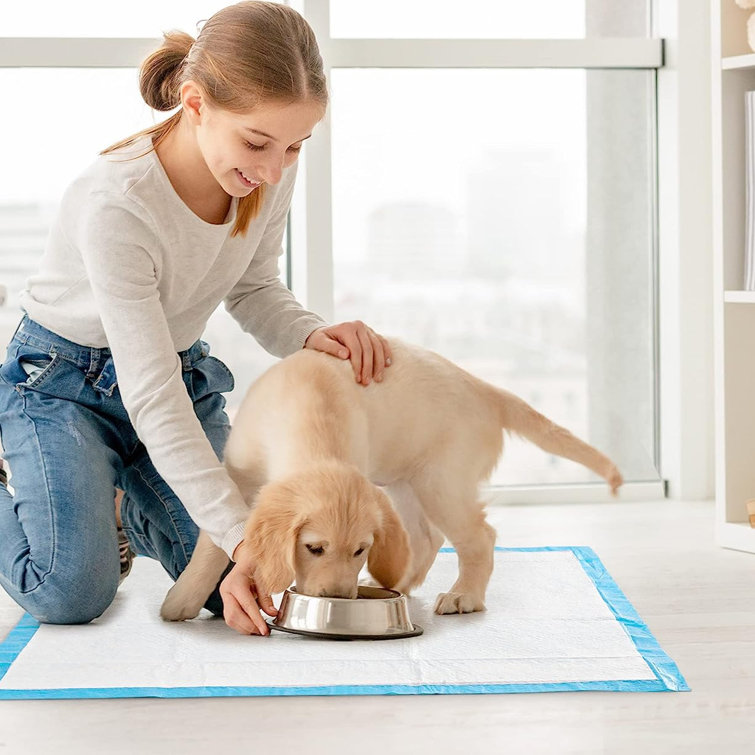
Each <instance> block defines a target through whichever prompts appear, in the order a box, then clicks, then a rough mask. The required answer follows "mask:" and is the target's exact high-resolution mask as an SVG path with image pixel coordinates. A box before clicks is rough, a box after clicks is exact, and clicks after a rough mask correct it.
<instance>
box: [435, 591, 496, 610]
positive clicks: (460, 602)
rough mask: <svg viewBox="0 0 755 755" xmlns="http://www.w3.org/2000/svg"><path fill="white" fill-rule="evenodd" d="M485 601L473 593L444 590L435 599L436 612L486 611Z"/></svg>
mask: <svg viewBox="0 0 755 755" xmlns="http://www.w3.org/2000/svg"><path fill="white" fill-rule="evenodd" d="M484 610H485V601H484V600H483V599H482V598H481V597H480V596H479V595H474V594H473V593H464V592H442V593H441V594H440V595H438V597H437V599H436V601H435V608H434V611H435V613H438V614H444V613H473V612H474V611H484Z"/></svg>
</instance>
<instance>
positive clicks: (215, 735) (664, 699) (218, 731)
mask: <svg viewBox="0 0 755 755" xmlns="http://www.w3.org/2000/svg"><path fill="white" fill-rule="evenodd" d="M489 520H490V521H491V523H492V524H493V525H494V526H495V527H496V529H497V530H498V534H499V544H500V545H505V546H527V545H589V546H591V547H592V548H593V549H594V550H595V551H596V552H597V554H598V556H599V557H600V558H601V560H602V561H603V563H604V564H605V565H606V567H607V569H608V570H609V571H610V573H611V574H612V576H613V577H614V579H615V580H616V582H617V583H618V585H619V587H621V588H622V590H623V591H624V593H625V594H626V595H627V597H628V598H629V600H630V601H631V602H632V603H633V604H634V606H635V608H636V609H637V611H638V612H639V614H640V616H642V617H643V619H644V620H645V621H646V622H647V624H648V626H649V627H650V630H651V631H652V632H653V634H654V635H655V636H656V638H657V639H658V641H659V642H660V644H661V646H662V647H663V648H664V650H665V651H666V652H667V653H668V654H669V655H670V656H671V657H672V658H673V659H674V660H675V661H676V662H677V664H678V665H679V668H680V670H681V672H682V674H683V675H684V676H685V678H686V679H687V682H688V683H689V685H690V686H691V687H692V692H686V693H646V694H639V693H615V692H614V693H592V692H590V693H586V692H579V693H578V692H570V693H551V694H529V695H522V694H519V695H458V696H456V695H440V696H425V695H422V696H416V697H414V696H397V697H389V696H375V697H321V698H317V697H311V698H308V697H297V698H225V699H210V700H203V699H195V700H154V699H128V700H82V701H78V700H71V701H56V700H50V701H2V702H0V755H5V754H6V753H7V754H8V755H47V754H48V753H51V754H52V753H54V754H55V755H68V754H69V753H107V754H108V755H110V754H111V753H112V754H113V755H116V754H118V753H129V754H131V753H138V754H142V753H145V754H147V755H152V754H153V753H171V754H172V753H187V754H190V755H194V753H202V755H207V754H209V753H213V754H215V753H239V755H246V754H247V753H249V754H252V753H258V752H260V751H263V750H264V751H269V752H272V753H276V755H280V754H285V753H294V752H301V753H306V755H317V754H319V753H330V754H332V755H341V754H348V755H365V754H370V753H379V754H380V755H394V754H395V753H412V755H424V753H452V752H453V753H455V752H459V751H464V752H465V753H472V754H476V753H486V754H487V753H507V754H513V753H531V754H536V753H548V754H549V755H553V754H560V753H575V754H579V755H590V754H591V753H632V754H633V755H634V754H635V753H646V754H648V755H649V754H651V753H652V754H655V753H661V754H662V755H671V754H672V753H684V754H685V755H692V754H697V753H701V754H705V755H708V754H709V753H712V754H714V755H739V754H740V753H741V754H742V755H745V754H749V753H755V554H747V553H738V552H735V551H729V550H724V549H721V548H718V547H716V546H715V544H714V542H713V506H712V504H711V503H709V502H695V503H682V502H671V501H659V502H653V503H644V502H643V503H607V504H585V505H579V506H573V505H558V506H502V507H497V508H494V509H491V510H490V514H489ZM0 592H2V591H0ZM19 615H20V612H19V610H18V609H17V608H16V607H15V606H14V604H13V603H12V602H11V601H10V600H9V599H8V598H7V596H5V595H2V596H0V637H2V636H5V634H6V633H7V631H8V630H9V629H10V627H11V626H12V625H13V624H14V623H15V621H16V620H17V618H18V616H19Z"/></svg>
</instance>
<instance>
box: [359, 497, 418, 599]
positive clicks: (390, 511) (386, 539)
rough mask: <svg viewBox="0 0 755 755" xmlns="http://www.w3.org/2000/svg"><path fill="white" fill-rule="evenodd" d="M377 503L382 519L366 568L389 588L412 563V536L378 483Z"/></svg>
mask: <svg viewBox="0 0 755 755" xmlns="http://www.w3.org/2000/svg"><path fill="white" fill-rule="evenodd" d="M375 505H376V506H377V508H378V510H379V511H380V517H381V520H382V522H381V525H380V526H379V527H378V529H377V531H376V532H375V541H374V542H373V544H372V547H371V548H370V552H369V554H368V556H367V568H368V569H369V572H370V574H372V576H373V577H374V578H375V579H376V580H377V581H378V582H380V584H381V585H383V587H388V588H390V587H393V586H394V585H395V584H396V583H397V582H398V581H399V580H400V579H401V577H402V576H403V574H404V571H405V570H406V568H407V566H408V565H409V560H410V556H411V554H410V552H409V537H408V536H407V534H406V530H405V529H404V525H403V524H401V520H400V519H399V517H398V514H396V510H395V509H394V508H393V504H391V501H390V499H389V498H388V496H387V495H386V494H385V493H383V491H382V490H380V489H379V488H377V487H376V488H375Z"/></svg>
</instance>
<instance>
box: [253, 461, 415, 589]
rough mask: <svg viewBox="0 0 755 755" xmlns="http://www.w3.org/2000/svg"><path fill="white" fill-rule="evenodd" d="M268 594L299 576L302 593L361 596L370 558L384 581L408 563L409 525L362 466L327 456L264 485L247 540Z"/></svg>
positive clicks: (396, 576)
mask: <svg viewBox="0 0 755 755" xmlns="http://www.w3.org/2000/svg"><path fill="white" fill-rule="evenodd" d="M243 547H244V548H245V549H247V553H248V554H249V555H250V556H251V558H252V559H253V560H254V561H255V562H256V565H257V570H256V572H255V579H256V580H257V581H258V582H259V583H260V586H261V587H262V588H263V589H265V590H266V591H267V592H269V593H271V594H274V593H277V592H281V591H282V590H285V589H286V588H287V587H288V586H289V585H290V584H291V583H292V582H293V581H294V579H295V580H296V589H297V591H298V592H300V593H302V594H304V595H327V596H331V597H340V598H355V597H356V596H357V580H358V575H359V572H360V570H361V569H362V567H363V566H364V564H365V562H366V563H367V564H368V568H369V570H370V572H371V574H372V575H373V576H374V577H375V579H377V580H378V581H379V582H380V583H381V584H382V585H384V586H385V587H392V586H393V585H395V584H396V583H397V582H398V580H399V579H400V578H401V576H402V574H403V572H404V569H405V568H406V565H407V564H408V561H409V542H408V538H407V535H406V531H405V530H404V528H403V525H402V524H401V521H400V520H399V518H398V516H397V515H396V512H395V511H394V509H393V506H392V505H391V503H390V501H389V500H388V497H387V496H386V495H385V493H383V492H382V491H381V490H380V489H379V488H377V487H376V486H375V485H373V484H372V483H370V482H369V481H368V480H367V479H366V478H365V477H364V476H363V475H362V474H360V473H359V471H358V470H357V469H356V468H355V467H352V466H350V465H347V464H342V463H340V462H324V463H321V464H317V465H315V466H313V467H311V468H309V469H307V470H305V471H303V472H300V473H298V474H295V475H292V476H290V477H287V478H285V479H283V480H280V481H277V482H273V483H270V484H269V485H266V486H265V487H263V488H262V489H261V490H260V492H259V495H258V496H257V502H256V505H255V507H254V510H253V511H252V514H251V516H250V517H249V521H248V522H247V526H246V534H245V540H244V546H243Z"/></svg>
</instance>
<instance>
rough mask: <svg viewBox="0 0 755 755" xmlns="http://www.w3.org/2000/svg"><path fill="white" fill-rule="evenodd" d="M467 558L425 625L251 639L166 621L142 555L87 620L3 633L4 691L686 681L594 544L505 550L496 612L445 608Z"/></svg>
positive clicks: (162, 587) (347, 691)
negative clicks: (402, 630)
mask: <svg viewBox="0 0 755 755" xmlns="http://www.w3.org/2000/svg"><path fill="white" fill-rule="evenodd" d="M457 569H458V567H457V559H456V554H455V553H454V552H453V550H452V549H446V548H444V549H442V551H441V552H440V553H439V554H438V558H437V560H436V562H435V564H434V565H433V567H432V569H431V570H430V574H429V575H428V579H427V581H426V582H425V584H424V585H423V586H422V587H420V588H419V589H418V590H417V591H416V593H415V595H414V596H412V597H411V598H410V600H409V611H410V615H411V618H412V621H413V622H415V623H417V624H420V625H421V626H422V627H424V630H425V631H424V634H422V635H421V636H419V637H413V638H409V639H399V640H393V641H391V642H373V641H369V640H357V641H353V642H349V641H336V640H325V639H317V638H310V637H302V636H299V635H294V634H286V633H283V632H272V633H271V634H270V636H268V637H245V636H241V635H239V634H237V633H235V632H234V631H233V630H231V629H229V628H228V627H227V626H226V625H225V623H224V622H223V621H222V620H221V619H216V618H214V617H212V616H211V615H210V614H209V612H206V611H204V610H203V612H202V614H201V615H200V616H199V617H198V618H197V619H195V620H193V621H189V622H182V623H165V622H163V621H161V619H160V617H159V609H160V604H161V602H162V599H163V597H164V595H165V593H166V591H167V590H168V588H169V587H170V585H171V580H170V578H169V577H168V576H167V575H166V574H165V572H164V571H163V569H162V567H161V566H160V564H158V563H157V562H155V561H152V560H151V559H148V558H142V557H140V558H137V559H136V560H135V562H134V567H133V569H132V572H131V574H130V575H129V577H128V578H127V579H126V580H125V582H124V583H123V584H122V585H121V587H120V589H119V591H118V594H117V596H116V599H115V601H114V602H113V604H112V605H111V606H110V608H109V609H108V610H107V611H106V612H105V613H104V614H103V615H102V616H101V617H100V618H99V619H96V620H95V621H94V622H92V623H91V624H85V625H74V626H64V625H51V624H43V625H41V626H40V625H39V624H38V623H37V622H36V621H34V620H33V619H32V618H31V617H30V616H28V615H26V616H24V617H23V618H22V619H21V621H20V622H19V623H18V625H17V626H16V627H15V628H14V629H13V630H12V631H11V633H10V634H9V635H8V637H7V638H6V639H5V641H4V642H2V643H0V699H3V698H4V699H29V698H46V699H50V698H95V697H223V696H260V695H268V696H274V695H386V694H390V695H395V694H407V695H416V694H464V693H476V694H480V693H511V692H556V691H574V690H593V691H595V690H598V691H621V692H656V691H664V690H665V691H680V690H688V689H689V687H688V686H687V684H686V682H685V681H684V679H683V677H682V676H681V674H680V673H679V670H678V669H677V667H676V665H675V664H674V662H673V661H672V660H671V659H670V658H669V657H668V656H667V655H666V654H665V653H664V652H663V650H661V648H660V647H659V645H658V643H657V642H656V640H655V638H654V637H653V636H652V635H651V634H650V631H649V630H648V628H647V626H645V624H644V623H643V621H642V619H640V617H639V616H638V615H637V613H636V612H635V610H634V608H633V607H632V606H631V604H630V603H629V601H628V600H627V599H626V597H625V596H624V595H623V593H622V592H621V590H620V589H619V588H618V586H617V585H616V583H615V582H614V581H613V579H612V578H611V576H610V575H609V574H608V572H606V570H605V568H604V567H603V565H602V563H601V562H600V560H599V559H598V557H597V556H596V555H595V553H593V551H592V550H591V549H589V548H579V547H563V548H511V549H509V548H496V553H495V569H494V572H493V576H492V578H491V581H490V585H489V588H488V593H487V599H486V604H487V610H486V611H484V612H481V613H475V614H465V615H452V616H436V615H435V614H434V613H433V612H432V608H433V605H434V602H435V597H436V595H437V594H438V593H439V592H443V591H445V590H448V589H449V588H450V586H451V585H452V584H453V582H454V580H455V579H456V575H457ZM278 602H279V600H277V599H276V604H277V603H278Z"/></svg>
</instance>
